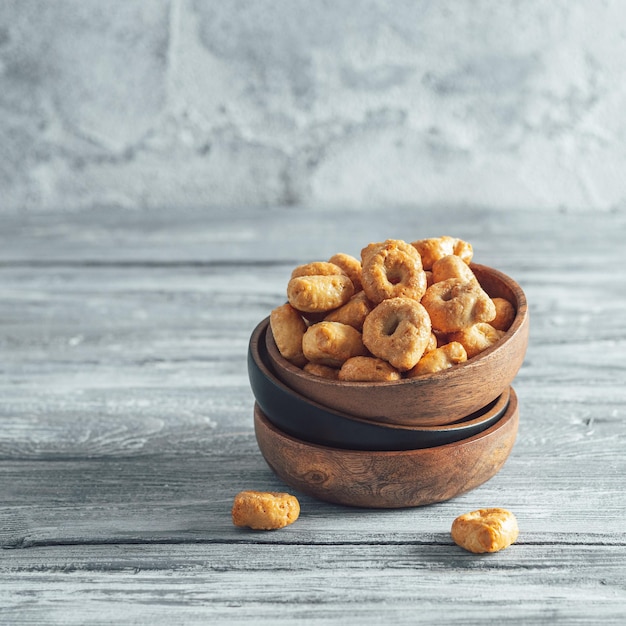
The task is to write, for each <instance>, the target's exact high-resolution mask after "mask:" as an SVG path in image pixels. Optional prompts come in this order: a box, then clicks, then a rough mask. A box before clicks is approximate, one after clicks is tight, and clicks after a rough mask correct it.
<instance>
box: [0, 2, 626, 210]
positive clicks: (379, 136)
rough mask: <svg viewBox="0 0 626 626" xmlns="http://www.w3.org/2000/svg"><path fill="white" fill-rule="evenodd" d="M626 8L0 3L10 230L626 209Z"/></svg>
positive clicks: (3, 188) (1, 202)
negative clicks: (248, 211) (39, 225)
mask: <svg viewBox="0 0 626 626" xmlns="http://www.w3.org/2000/svg"><path fill="white" fill-rule="evenodd" d="M625 157H626V2H625V1H623V0H615V1H613V2H611V1H601V0H567V1H565V0H538V1H535V0H519V1H513V0H505V1H502V0H490V1H469V0H467V1H460V0H459V1H454V0H431V1H429V0H406V1H405V0H399V1H387V2H385V1H382V0H380V1H377V0H361V1H359V0H351V1H349V0H335V1H330V0H327V1H322V0H318V1H316V0H256V1H244V0H219V1H218V0H207V1H202V0H145V1H142V2H140V1H132V0H82V1H81V0H49V1H44V0H0V212H15V211H24V210H39V209H43V210H46V209H58V208H62V209H67V210H68V211H77V210H83V209H93V208H97V207H105V206H110V205H115V206H123V207H128V209H160V208H170V207H176V206H181V205H185V206H188V207H190V206H197V207H201V208H202V207H206V208H207V210H213V209H215V208H216V207H224V206H238V205H253V206H259V207H263V206H267V205H274V204H278V205H295V206H298V207H335V206H340V207H348V208H358V207H362V206H366V205H367V206H371V205H375V206H385V205H390V204H391V205H407V206H427V205H437V206H446V205H451V204H454V205H465V204H479V205H485V206H495V207H501V208H502V209H507V208H511V207H523V208H527V209H543V208H558V207H564V208H566V209H572V210H574V209H577V208H582V207H585V208H588V207H592V208H595V209H598V210H611V209H614V208H620V207H624V206H626V175H625V171H624V170H625V168H624V166H625V165H626V159H625Z"/></svg>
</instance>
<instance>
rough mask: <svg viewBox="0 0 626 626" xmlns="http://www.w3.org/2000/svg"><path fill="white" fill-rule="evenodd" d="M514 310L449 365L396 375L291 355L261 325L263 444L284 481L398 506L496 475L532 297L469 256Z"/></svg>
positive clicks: (509, 433)
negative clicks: (475, 348)
mask: <svg viewBox="0 0 626 626" xmlns="http://www.w3.org/2000/svg"><path fill="white" fill-rule="evenodd" d="M471 268H472V270H473V272H474V274H475V275H476V278H477V279H478V281H479V282H480V284H481V286H482V287H483V289H484V290H485V291H486V292H487V293H488V294H489V295H490V296H491V297H492V298H496V297H499V298H505V299H507V300H508V301H509V302H511V303H513V304H514V306H515V309H516V316H515V319H514V321H513V323H512V324H511V326H510V328H509V329H508V331H507V332H506V333H505V335H504V336H503V337H502V338H501V339H500V340H499V341H498V342H497V343H496V344H495V345H493V346H491V347H490V348H488V349H486V350H485V351H483V352H481V353H480V354H478V355H477V356H475V357H473V358H471V359H469V360H468V361H466V362H465V363H461V364H458V365H455V366H453V367H451V368H449V369H447V370H444V371H441V372H437V373H434V374H426V375H423V376H419V377H417V378H411V379H403V380H400V381H394V382H377V383H371V382H346V381H338V380H329V379H325V378H321V377H317V376H314V375H311V374H308V373H307V372H305V371H304V370H302V369H300V368H299V367H297V366H295V365H294V364H292V363H290V362H289V361H287V360H286V359H284V358H283V357H282V356H281V354H280V352H279V351H278V349H277V347H276V343H275V342H274V339H273V336H272V331H271V327H270V324H269V318H266V319H264V320H263V321H261V322H260V323H259V324H258V325H257V327H256V328H255V329H254V332H253V333H252V336H251V338H250V343H249V351H248V374H249V378H250V384H251V388H252V392H253V394H254V396H255V400H256V402H255V407H254V424H255V433H256V438H257V442H258V445H259V448H260V450H261V453H262V454H263V456H264V458H265V460H266V462H267V463H268V465H269V466H270V468H271V469H272V470H273V471H274V472H275V473H276V474H277V475H278V476H279V477H280V478H281V479H282V480H283V481H284V482H285V483H287V484H288V485H290V486H291V487H293V488H295V489H297V490H299V491H301V492H303V493H307V494H309V495H311V496H314V497H316V498H319V499H321V500H326V501H329V502H334V503H338V504H344V505H351V506H362V507H372V508H400V507H410V506H421V505H426V504H432V503H435V502H441V501H444V500H448V499H450V498H452V497H455V496H457V495H459V494H461V493H464V492H466V491H469V490H471V489H474V488H475V487H477V486H479V485H481V484H482V483H484V482H486V481H487V480H489V479H490V478H492V477H493V476H494V475H495V474H497V472H498V471H499V470H500V469H501V468H502V466H503V465H504V463H505V461H506V459H507V458H508V456H509V454H510V452H511V450H512V448H513V444H514V442H515V438H516V435H517V427H518V421H519V412H518V404H517V397H516V395H515V391H514V390H513V388H512V387H511V382H512V381H513V379H514V378H515V376H516V374H517V372H518V371H519V368H520V367H521V365H522V362H523V360H524V356H525V353H526V346H527V344H528V332H529V320H528V306H527V302H526V297H525V295H524V292H523V291H522V289H521V288H520V287H519V285H518V284H517V283H516V282H515V281H514V280H513V279H511V278H510V277H508V276H507V275H505V274H503V273H502V272H499V271H497V270H495V269H492V268H489V267H486V266H483V265H477V264H472V265H471Z"/></svg>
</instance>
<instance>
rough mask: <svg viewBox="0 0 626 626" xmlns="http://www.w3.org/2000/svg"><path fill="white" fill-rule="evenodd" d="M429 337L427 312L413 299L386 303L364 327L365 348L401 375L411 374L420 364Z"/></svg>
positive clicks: (390, 300) (373, 312)
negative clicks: (409, 372)
mask: <svg viewBox="0 0 626 626" xmlns="http://www.w3.org/2000/svg"><path fill="white" fill-rule="evenodd" d="M430 335H431V324H430V318H429V317H428V313H427V311H426V309H425V308H424V307H423V306H422V305H421V304H420V303H419V302H416V301H415V300H411V299H410V298H390V299H388V300H383V301H382V302H381V303H380V304H379V305H378V306H377V307H376V308H375V309H374V310H373V311H372V312H371V313H370V314H369V315H368V316H367V318H366V319H365V323H364V324H363V343H364V344H365V346H366V348H367V349H368V350H369V351H370V352H371V353H372V354H373V355H374V356H377V357H378V358H380V359H384V360H385V361H387V362H389V363H391V365H393V367H395V368H396V369H398V370H400V371H402V372H405V371H407V370H410V369H411V368H412V367H413V366H414V365H415V364H416V363H417V362H418V361H419V360H420V358H421V357H422V355H423V354H424V351H425V350H426V346H428V344H429V342H430V339H431V337H430Z"/></svg>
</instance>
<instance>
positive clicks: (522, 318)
mask: <svg viewBox="0 0 626 626" xmlns="http://www.w3.org/2000/svg"><path fill="white" fill-rule="evenodd" d="M471 268H472V270H473V272H474V274H475V275H476V278H477V279H478V281H479V282H480V284H481V285H482V287H483V289H484V290H485V291H486V292H487V293H488V294H489V295H490V296H491V297H492V298H496V297H500V298H505V299H507V300H508V301H509V302H511V303H512V304H513V305H514V307H515V310H516V315H515V319H514V320H513V323H512V324H511V326H510V328H509V329H508V330H507V332H506V333H505V335H504V336H503V337H502V338H501V339H500V341H498V342H497V343H496V344H495V345H493V346H491V347H490V348H487V349H486V350H484V351H483V352H481V353H480V354H478V355H477V356H475V357H473V358H471V359H469V360H468V361H466V362H465V363H461V364H459V365H455V366H454V367H451V368H449V369H447V370H444V371H442V372H437V373H434V374H425V375H424V376H419V377H417V378H411V379H403V380H400V381H394V382H379V383H370V382H346V381H337V380H329V379H325V378H321V377H318V376H313V375H311V374H308V373H307V372H305V371H304V370H302V369H300V368H299V367H297V366H295V365H293V364H292V363H290V362H289V361H287V360H286V359H285V358H283V357H282V356H281V354H280V352H279V351H278V348H277V347H276V344H275V342H274V339H273V336H272V333H271V329H270V330H269V331H268V332H267V336H266V342H267V353H268V363H269V364H270V365H271V367H272V370H273V371H274V373H275V374H276V377H277V378H278V379H280V380H281V381H282V382H283V383H285V384H286V385H287V387H289V388H290V389H292V390H294V391H296V392H298V393H299V394H301V395H302V396H304V397H306V398H309V399H310V400H313V401H315V402H317V403H319V404H321V405H323V406H325V407H330V408H332V409H333V410H335V411H340V412H343V413H346V414H348V415H351V416H356V417H360V418H363V419H366V420H369V421H373V422H377V423H383V424H396V425H403V426H433V425H434V426H437V425H444V424H451V423H453V422H456V421H458V420H460V419H463V418H464V417H465V416H467V415H470V414H472V413H474V412H476V411H479V410H481V409H482V408H483V407H486V406H487V405H489V404H490V403H491V402H493V401H494V400H495V399H496V398H498V397H500V396H501V395H502V394H503V393H504V392H505V390H506V389H508V388H509V386H510V385H511V382H512V381H513V379H514V378H515V376H516V375H517V372H518V371H519V368H520V367H521V365H522V362H523V361H524V356H525V354H526V348H527V345H528V334H529V315H528V304H527V301H526V296H525V294H524V292H523V290H522V288H521V287H520V286H519V285H518V284H517V283H516V282H515V281H514V280H513V279H512V278H510V277H509V276H507V275H506V274H504V273H502V272H500V271H498V270H495V269H493V268H490V267H487V266H484V265H478V264H475V263H474V264H472V265H471ZM268 319H269V318H268Z"/></svg>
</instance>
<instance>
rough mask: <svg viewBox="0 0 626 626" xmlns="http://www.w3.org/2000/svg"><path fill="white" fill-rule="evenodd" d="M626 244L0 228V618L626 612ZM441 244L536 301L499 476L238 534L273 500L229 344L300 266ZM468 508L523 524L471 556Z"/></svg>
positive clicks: (341, 232)
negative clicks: (266, 495)
mask: <svg viewBox="0 0 626 626" xmlns="http://www.w3.org/2000/svg"><path fill="white" fill-rule="evenodd" d="M624 233H626V213H624V212H623V211H618V212H614V213H606V214H597V213H593V214H591V213H589V214H587V213H579V214H567V213H560V212H554V213H532V212H531V213H523V212H511V213H495V212H488V211H482V210H473V209H467V210H455V211H445V212H444V211H439V212H437V211H420V212H418V211H415V212H409V211H408V210H385V211H381V212H371V213H357V212H354V213H341V212H335V213H330V212H316V211H302V212H295V211H292V210H288V209H274V210H271V211H262V212H255V211H247V210H242V211H238V212H232V213H230V214H228V215H227V214H220V215H210V214H205V213H199V212H185V211H172V212H163V213H156V214H140V213H128V212H126V213H125V212H122V211H94V212H93V213H81V214H76V215H72V214H67V213H63V214H57V213H45V214H39V215H38V214H24V215H12V216H6V218H4V217H3V223H2V228H0V394H1V397H2V402H1V403H0V546H2V547H3V548H5V549H4V550H2V551H0V623H7V624H26V623H30V624H68V623H69V624H71V623H77V624H78V623H114V622H116V621H125V622H126V623H153V624H159V623H165V622H169V623H172V622H176V623H226V622H227V623H229V624H230V623H270V622H271V623H277V622H278V623H280V622H281V621H282V622H283V623H293V622H297V621H301V620H303V619H306V620H307V621H310V622H313V623H337V622H340V623H381V622H383V623H385V622H387V621H390V620H391V619H393V621H395V622H399V623H412V622H414V621H415V618H416V615H419V618H420V619H422V620H423V621H425V622H428V621H437V622H438V623H464V624H479V623H480V624H484V623H485V621H489V618H493V619H499V618H500V617H501V616H502V614H503V610H504V609H506V610H505V612H506V618H507V621H509V622H512V623H517V624H528V623H558V622H562V623H593V624H595V623H598V622H603V621H605V622H606V623H609V624H621V623H623V616H624V614H626V580H625V576H626V566H625V565H624V563H625V562H626V561H625V557H626V554H625V552H624V551H625V549H626V531H625V526H624V518H625V515H626V493H625V492H626V456H625V455H624V453H623V451H624V446H625V444H626V384H624V383H626V367H625V366H624V359H623V354H624V351H625V350H626V325H625V324H624V319H625V318H624V311H626V289H624V286H625V285H626V269H625V268H626V251H625V250H624V246H623V237H624ZM440 234H452V235H454V236H458V237H462V238H464V239H466V240H469V241H471V242H472V243H473V245H474V248H475V251H476V254H475V259H476V261H477V262H479V263H483V264H485V265H490V266H493V267H497V268H498V269H501V270H502V271H504V272H505V273H507V274H509V275H510V276H512V277H513V278H514V279H515V280H516V281H518V282H519V284H520V285H521V286H522V288H523V289H524V291H525V293H526V296H527V299H528V303H529V309H530V316H531V332H530V340H529V345H528V351H527V354H526V359H525V361H524V364H523V366H522V368H521V369H520V371H519V373H518V375H517V377H516V379H515V381H514V387H515V390H516V392H517V395H518V399H519V408H520V424H519V432H518V437H517V440H516V443H515V446H514V448H513V451H512V453H511V455H510V457H509V459H508V460H507V462H506V464H505V465H504V467H503V468H502V470H501V471H500V472H499V473H498V474H497V475H496V476H495V477H494V478H492V479H491V480H490V481H488V482H487V483H485V484H484V485H482V486H480V487H479V488H477V489H475V490H474V491H472V492H470V493H466V494H463V495H461V496H459V497H457V498H453V499H452V500H450V501H447V502H443V503H440V504H436V505H432V506H426V507H420V508H418V509H408V510H393V511H384V510H383V511H371V510H366V509H359V508H347V507H342V506H339V505H333V504H329V503H326V502H321V501H317V500H315V499H313V498H311V497H309V496H306V495H303V494H298V496H299V499H300V501H301V505H302V513H301V517H300V519H299V520H298V521H297V522H296V523H295V524H293V525H292V526H290V527H288V528H285V529H283V530H281V531H277V532H275V533H253V532H246V531H242V530H240V529H236V528H234V527H233V526H232V523H231V521H230V506H231V503H232V498H233V497H234V495H235V493H236V492H237V491H239V490H241V489H246V488H256V489H272V490H280V489H284V487H285V486H284V484H283V483H282V482H281V481H280V480H278V479H277V478H276V476H275V475H274V474H273V473H272V472H271V470H270V469H269V468H268V466H267V464H266V463H265V461H264V460H263V458H262V456H261V454H260V452H259V450H258V447H257V445H256V442H255V439H254V432H253V415H252V409H253V397H252V394H251V391H250V388H249V384H248V380H247V374H246V351H247V344H248V340H249V337H250V333H251V332H252V330H253V328H254V327H255V326H256V324H257V323H258V322H259V321H260V320H261V319H263V318H264V317H266V316H267V315H268V313H269V311H270V310H271V308H272V307H273V306H276V304H278V303H280V302H282V301H283V300H284V297H285V295H284V285H285V284H286V278H287V277H288V275H289V273H290V271H291V269H292V267H293V266H294V265H295V264H298V263H301V262H305V261H310V260H318V259H325V258H328V257H330V256H331V255H332V254H333V253H335V252H337V251H344V252H347V253H350V254H354V253H355V252H358V250H359V249H360V247H361V246H362V245H363V242H368V241H374V240H381V239H383V238H386V237H401V238H405V239H416V238H418V237H426V236H436V235H440ZM484 506H503V507H506V508H509V509H510V510H512V511H513V512H514V513H515V514H516V516H517V518H518V521H519V524H520V529H521V533H520V539H519V540H518V542H517V543H516V544H515V545H513V546H511V547H510V548H508V549H507V550H505V551H503V552H501V553H497V554H494V555H489V556H487V557H476V556H475V555H470V554H468V553H467V554H466V553H463V552H462V551H460V549H458V548H456V547H455V546H454V545H453V544H452V542H451V539H450V537H449V529H450V525H451V523H452V520H453V519H454V517H456V516H457V515H459V514H460V513H464V512H466V511H469V510H472V509H475V508H480V507H484ZM450 589H454V593H455V602H454V603H452V602H450V591H449V590H450ZM503 607H504V608H503Z"/></svg>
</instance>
